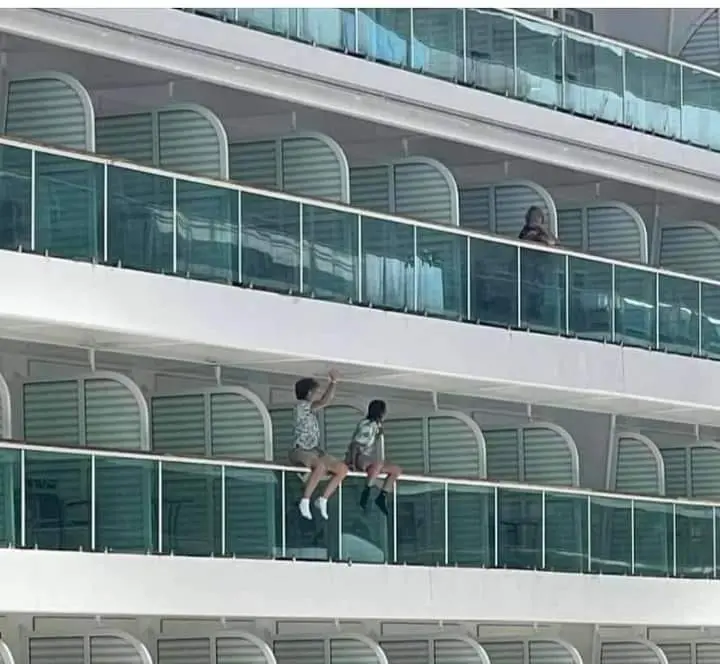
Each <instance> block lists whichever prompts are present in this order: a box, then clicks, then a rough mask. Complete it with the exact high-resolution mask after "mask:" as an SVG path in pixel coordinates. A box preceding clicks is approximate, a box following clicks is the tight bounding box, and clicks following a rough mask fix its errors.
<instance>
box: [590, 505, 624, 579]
mask: <svg viewBox="0 0 720 664" xmlns="http://www.w3.org/2000/svg"><path fill="white" fill-rule="evenodd" d="M632 519H633V516H632V501H630V500H628V499H627V498H610V497H607V496H590V571H591V572H593V573H596V574H623V575H624V574H631V573H632V566H633V523H632Z"/></svg>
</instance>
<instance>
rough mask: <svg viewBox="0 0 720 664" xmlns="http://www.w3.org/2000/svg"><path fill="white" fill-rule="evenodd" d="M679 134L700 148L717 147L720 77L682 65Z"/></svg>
mask: <svg viewBox="0 0 720 664" xmlns="http://www.w3.org/2000/svg"><path fill="white" fill-rule="evenodd" d="M682 100H683V104H682V137H683V139H685V140H686V141H689V142H690V143H693V144H694V145H699V146H702V147H706V148H710V149H713V150H717V149H719V148H720V126H718V119H720V77H718V76H717V75H712V74H709V73H707V72H704V71H698V70H696V69H691V68H689V67H683V68H682Z"/></svg>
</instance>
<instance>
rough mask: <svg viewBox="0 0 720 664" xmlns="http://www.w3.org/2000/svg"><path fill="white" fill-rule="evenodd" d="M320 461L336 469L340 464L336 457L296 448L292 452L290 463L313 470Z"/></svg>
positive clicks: (317, 451)
mask: <svg viewBox="0 0 720 664" xmlns="http://www.w3.org/2000/svg"><path fill="white" fill-rule="evenodd" d="M318 459H322V462H323V463H324V464H325V465H326V466H329V467H334V466H336V465H337V464H338V463H340V462H339V461H338V460H337V459H336V458H335V457H334V456H331V455H330V454H325V453H324V452H322V450H303V449H301V448H299V447H295V448H293V449H292V450H290V462H291V463H293V464H295V465H296V466H305V468H313V467H314V466H315V464H316V463H317V461H318Z"/></svg>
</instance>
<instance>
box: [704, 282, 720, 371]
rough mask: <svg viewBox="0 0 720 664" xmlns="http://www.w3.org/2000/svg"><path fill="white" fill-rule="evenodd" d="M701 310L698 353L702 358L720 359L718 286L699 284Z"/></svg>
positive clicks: (719, 290) (719, 292)
mask: <svg viewBox="0 0 720 664" xmlns="http://www.w3.org/2000/svg"><path fill="white" fill-rule="evenodd" d="M700 305H701V309H702V319H701V321H700V324H701V326H702V327H701V337H702V338H701V341H700V353H701V354H702V355H703V356H704V357H712V358H715V359H718V358H720V286H716V285H715V284H707V283H702V284H700Z"/></svg>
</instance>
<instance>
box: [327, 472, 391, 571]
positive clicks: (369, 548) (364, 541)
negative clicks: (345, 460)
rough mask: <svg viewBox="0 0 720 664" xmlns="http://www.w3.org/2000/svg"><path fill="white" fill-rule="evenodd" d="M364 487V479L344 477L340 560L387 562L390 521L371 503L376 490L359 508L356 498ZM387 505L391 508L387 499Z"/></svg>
mask: <svg viewBox="0 0 720 664" xmlns="http://www.w3.org/2000/svg"><path fill="white" fill-rule="evenodd" d="M366 485H367V480H366V479H365V477H347V478H345V480H344V481H343V483H342V488H341V492H342V559H343V560H352V561H354V562H362V563H385V562H389V560H390V556H389V548H388V546H389V542H390V541H391V537H390V536H389V532H388V523H389V522H390V519H389V518H388V517H386V516H385V515H384V514H383V513H382V512H381V511H380V509H379V508H378V506H377V505H376V504H375V503H374V501H375V498H376V497H377V495H378V494H377V489H374V490H373V491H372V492H371V494H370V500H369V502H368V503H367V506H366V507H365V509H363V508H362V507H361V506H360V496H361V495H362V492H363V489H364V488H365V486H366ZM333 500H335V498H333ZM388 504H389V505H392V502H391V500H388Z"/></svg>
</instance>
